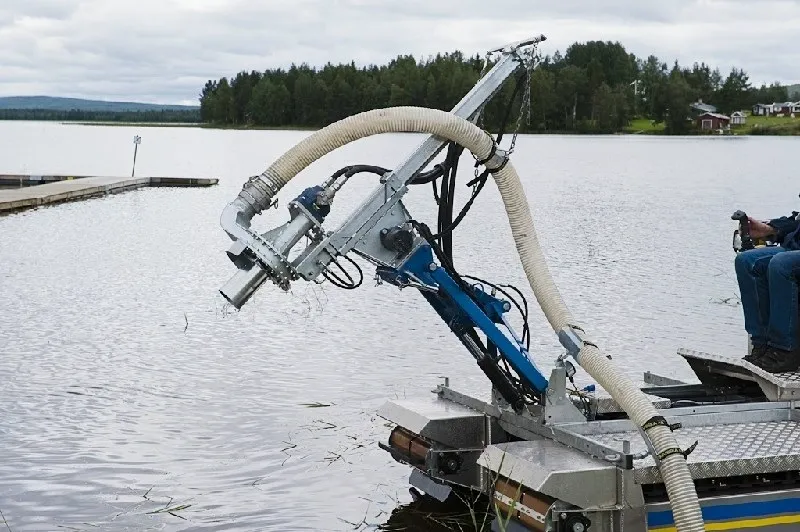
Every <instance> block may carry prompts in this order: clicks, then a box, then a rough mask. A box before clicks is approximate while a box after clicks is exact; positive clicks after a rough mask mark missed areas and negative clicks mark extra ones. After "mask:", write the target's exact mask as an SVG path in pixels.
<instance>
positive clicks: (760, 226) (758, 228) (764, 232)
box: [747, 216, 775, 238]
mask: <svg viewBox="0 0 800 532" xmlns="http://www.w3.org/2000/svg"><path fill="white" fill-rule="evenodd" d="M747 221H748V222H750V236H752V237H753V238H766V237H768V236H770V235H773V234H775V228H774V227H772V226H771V225H767V224H766V223H764V222H762V221H760V220H756V219H755V218H753V217H752V216H748V217H747Z"/></svg>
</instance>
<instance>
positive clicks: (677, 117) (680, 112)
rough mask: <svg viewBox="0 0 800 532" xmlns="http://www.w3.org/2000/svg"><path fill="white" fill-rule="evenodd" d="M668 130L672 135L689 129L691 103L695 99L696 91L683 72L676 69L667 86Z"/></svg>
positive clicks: (680, 133) (671, 74)
mask: <svg viewBox="0 0 800 532" xmlns="http://www.w3.org/2000/svg"><path fill="white" fill-rule="evenodd" d="M665 95H666V97H665V104H666V132H667V133H668V134H670V135H682V134H684V133H686V132H688V131H689V128H690V127H691V121H690V120H689V105H690V104H691V103H692V102H693V101H694V98H695V93H694V91H693V90H692V88H691V86H689V83H688V82H687V81H686V80H685V79H684V78H683V75H682V74H681V72H680V71H679V70H677V69H674V70H673V71H672V72H671V73H670V76H669V81H668V82H667V86H666V94H665Z"/></svg>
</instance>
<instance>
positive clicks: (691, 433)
mask: <svg viewBox="0 0 800 532" xmlns="http://www.w3.org/2000/svg"><path fill="white" fill-rule="evenodd" d="M585 437H586V438H588V439H591V440H594V441H596V442H598V443H600V444H602V445H605V446H607V447H611V448H614V449H618V450H620V451H621V450H622V442H623V441H625V440H628V441H630V442H631V450H632V452H634V453H640V452H645V451H647V447H646V445H645V443H644V440H643V439H642V437H641V435H640V434H639V432H636V431H627V432H609V433H606V434H592V435H586V436H585ZM675 437H676V438H677V440H678V444H679V445H680V446H681V447H682V448H684V449H686V448H688V447H689V446H691V445H692V444H693V443H694V442H695V441H699V444H698V445H697V448H696V449H695V450H694V452H692V453H691V454H690V455H689V457H688V459H687V462H688V464H689V471H690V472H691V474H692V478H694V479H701V478H721V477H733V476H739V475H750V474H757V473H777V472H781V471H796V470H800V423H798V422H797V421H770V422H765V423H738V424H714V425H700V426H695V427H686V428H683V429H680V430H678V431H676V432H675ZM634 468H635V475H634V478H635V479H636V481H637V482H639V483H641V484H656V483H660V482H662V480H661V474H660V473H659V470H658V467H657V466H656V464H655V461H654V459H653V457H652V456H648V457H647V458H645V459H643V460H637V461H635V463H634Z"/></svg>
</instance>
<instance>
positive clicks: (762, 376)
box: [678, 349, 800, 401]
mask: <svg viewBox="0 0 800 532" xmlns="http://www.w3.org/2000/svg"><path fill="white" fill-rule="evenodd" d="M678 354H679V355H680V356H682V357H683V358H684V359H686V361H687V362H688V363H689V365H690V366H691V367H692V370H693V371H694V372H695V374H696V375H697V377H698V378H699V379H700V381H701V382H702V383H703V384H709V385H724V384H725V383H726V382H728V383H730V382H732V381H750V382H755V383H757V384H758V385H759V387H760V388H761V391H762V392H764V395H765V396H766V397H767V398H768V399H769V400H770V401H792V400H797V399H800V372H791V373H770V372H768V371H765V370H763V369H761V368H759V367H758V366H756V365H754V364H751V363H750V362H747V361H745V360H744V359H742V358H730V357H725V356H722V355H715V354H711V353H703V352H701V351H693V350H691V349H679V350H678Z"/></svg>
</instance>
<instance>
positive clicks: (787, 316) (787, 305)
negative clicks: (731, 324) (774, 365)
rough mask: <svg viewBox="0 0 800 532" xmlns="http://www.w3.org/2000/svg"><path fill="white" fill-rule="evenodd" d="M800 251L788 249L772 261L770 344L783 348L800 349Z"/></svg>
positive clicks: (770, 273)
mask: <svg viewBox="0 0 800 532" xmlns="http://www.w3.org/2000/svg"><path fill="white" fill-rule="evenodd" d="M798 275H800V251H789V252H787V253H783V254H782V255H780V256H779V257H775V259H773V260H772V261H771V262H770V264H769V298H770V299H769V300H770V320H769V328H768V339H769V345H771V346H772V347H777V348H778V349H782V350H784V351H792V350H794V349H796V348H797V311H798V307H797V290H798V286H797V276H798Z"/></svg>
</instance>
